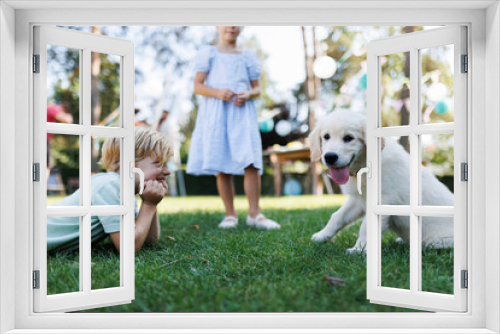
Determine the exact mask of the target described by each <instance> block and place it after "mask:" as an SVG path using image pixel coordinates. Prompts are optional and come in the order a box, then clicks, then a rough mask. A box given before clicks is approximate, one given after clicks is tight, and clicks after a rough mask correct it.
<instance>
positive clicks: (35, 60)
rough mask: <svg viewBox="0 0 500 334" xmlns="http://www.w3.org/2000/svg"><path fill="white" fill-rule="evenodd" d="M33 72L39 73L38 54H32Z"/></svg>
mask: <svg viewBox="0 0 500 334" xmlns="http://www.w3.org/2000/svg"><path fill="white" fill-rule="evenodd" d="M33 73H40V55H33Z"/></svg>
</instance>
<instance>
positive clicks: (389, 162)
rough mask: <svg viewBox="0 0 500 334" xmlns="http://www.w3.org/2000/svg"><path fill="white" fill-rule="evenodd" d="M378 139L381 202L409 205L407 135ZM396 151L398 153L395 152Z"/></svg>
mask: <svg viewBox="0 0 500 334" xmlns="http://www.w3.org/2000/svg"><path fill="white" fill-rule="evenodd" d="M379 140H380V145H379V147H380V149H381V159H380V164H381V167H380V171H381V182H380V186H381V187H382V189H381V190H382V191H381V193H382V199H381V204H382V205H410V141H409V137H408V136H401V137H383V138H380V139H379ZM398 151H399V154H396V153H397V152H398ZM396 185H397V186H396Z"/></svg>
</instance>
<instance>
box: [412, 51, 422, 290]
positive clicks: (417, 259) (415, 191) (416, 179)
mask: <svg viewBox="0 0 500 334" xmlns="http://www.w3.org/2000/svg"><path fill="white" fill-rule="evenodd" d="M419 58H420V57H419V51H418V49H416V48H412V49H411V50H410V128H411V129H412V132H411V133H410V291H411V293H412V294H414V293H417V292H418V290H419V285H420V277H421V266H420V263H421V254H420V244H421V243H422V241H421V238H420V233H419V230H420V229H419V225H420V224H419V222H420V219H419V217H418V216H416V215H415V212H413V210H412V209H413V208H415V207H416V206H417V205H418V204H419V193H420V187H421V184H420V183H421V180H420V163H419V161H420V155H419V153H420V150H419V138H418V135H417V134H416V133H415V132H414V129H415V128H416V127H417V126H418V124H419V115H420V112H419V110H420V108H419V105H420V103H419V102H420V66H419V65H420V64H419V63H420V61H419Z"/></svg>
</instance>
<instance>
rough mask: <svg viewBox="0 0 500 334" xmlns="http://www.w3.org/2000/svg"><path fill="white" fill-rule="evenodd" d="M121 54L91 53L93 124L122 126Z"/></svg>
mask: <svg viewBox="0 0 500 334" xmlns="http://www.w3.org/2000/svg"><path fill="white" fill-rule="evenodd" d="M120 61H121V57H120V56H115V55H109V54H105V53H98V52H92V53H91V68H92V76H91V87H92V88H91V89H92V91H91V108H92V116H91V119H92V125H99V126H113V127H115V126H120Z"/></svg>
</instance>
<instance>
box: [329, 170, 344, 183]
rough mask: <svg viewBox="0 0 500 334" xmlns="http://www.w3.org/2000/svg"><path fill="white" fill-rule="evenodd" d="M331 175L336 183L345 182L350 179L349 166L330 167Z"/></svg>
mask: <svg viewBox="0 0 500 334" xmlns="http://www.w3.org/2000/svg"><path fill="white" fill-rule="evenodd" d="M330 176H331V177H332V180H333V181H334V182H335V183H338V184H344V183H346V182H347V181H349V167H348V166H346V167H342V168H333V167H330Z"/></svg>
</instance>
